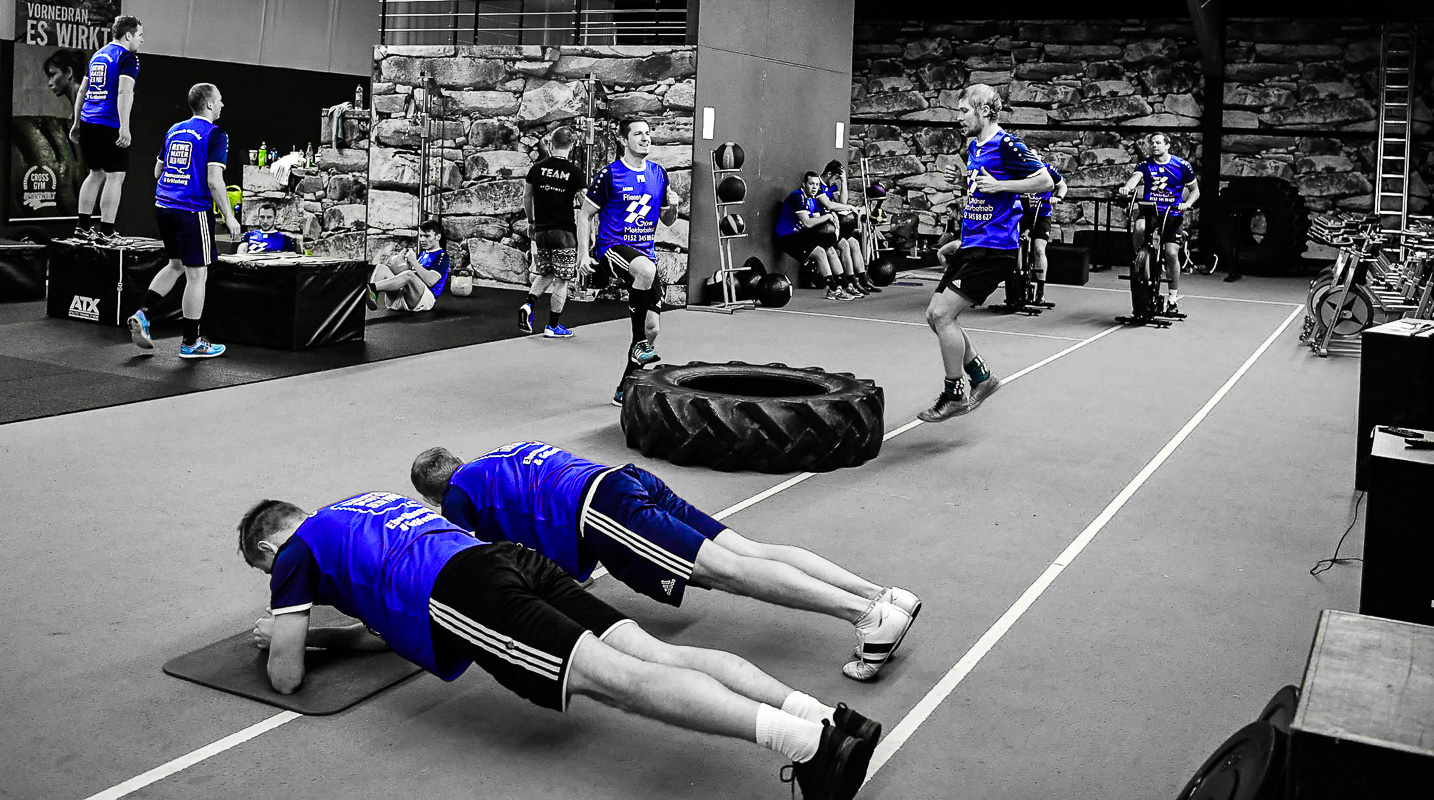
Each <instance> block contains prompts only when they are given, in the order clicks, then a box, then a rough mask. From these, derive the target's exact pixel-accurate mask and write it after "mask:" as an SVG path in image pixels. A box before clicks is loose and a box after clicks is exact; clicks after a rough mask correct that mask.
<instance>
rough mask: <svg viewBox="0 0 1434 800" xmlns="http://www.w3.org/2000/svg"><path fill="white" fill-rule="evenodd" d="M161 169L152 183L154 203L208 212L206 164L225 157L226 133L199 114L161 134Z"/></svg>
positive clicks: (220, 161) (210, 199) (211, 202)
mask: <svg viewBox="0 0 1434 800" xmlns="http://www.w3.org/2000/svg"><path fill="white" fill-rule="evenodd" d="M161 157H162V158H163V159H164V171H163V172H161V173H160V175H159V180H158V181H156V182H155V188H154V204H155V205H157V206H159V207H160V208H173V209H178V210H180V211H209V210H211V209H213V208H214V198H213V197H211V196H210V194H209V165H210V164H218V165H220V166H224V164H225V163H226V162H228V160H229V135H228V134H226V133H225V132H224V131H222V130H220V129H219V126H218V125H215V124H214V123H212V122H210V121H209V120H207V119H205V118H203V117H190V118H189V119H187V120H185V121H183V122H181V123H179V124H177V125H175V126H174V127H172V128H170V129H169V133H166V134H165V135H164V150H163V151H161Z"/></svg>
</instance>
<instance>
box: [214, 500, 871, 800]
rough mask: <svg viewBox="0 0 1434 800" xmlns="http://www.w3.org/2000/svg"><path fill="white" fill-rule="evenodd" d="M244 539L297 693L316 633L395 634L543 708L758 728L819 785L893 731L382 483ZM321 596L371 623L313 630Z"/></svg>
mask: <svg viewBox="0 0 1434 800" xmlns="http://www.w3.org/2000/svg"><path fill="white" fill-rule="evenodd" d="M239 552H240V554H241V555H243V557H244V560H245V561H246V562H248V564H249V565H250V566H252V567H255V568H257V569H259V570H261V571H263V572H264V573H266V574H268V575H270V581H269V584H270V595H271V598H270V604H271V608H272V609H273V611H272V614H271V615H270V616H265V617H263V618H261V619H259V620H258V622H256V623H255V626H254V641H255V644H257V645H258V646H259V647H261V648H267V649H268V651H269V657H268V674H269V682H270V683H271V684H272V685H273V687H274V689H275V691H278V692H280V693H281V694H292V693H293V692H295V691H297V690H298V689H299V688H300V686H301V684H302V683H303V680H304V654H305V648H306V647H308V646H319V647H329V648H344V649H354V650H375V649H382V648H384V647H385V646H386V647H390V648H392V649H393V651H394V652H395V653H397V654H398V655H400V656H402V657H404V658H406V659H408V660H409V661H412V662H413V663H415V664H417V665H418V666H420V667H423V668H424V669H426V670H428V671H429V672H432V673H433V674H435V675H437V676H438V677H440V678H442V679H443V680H446V681H452V680H455V679H457V678H458V676H459V675H461V674H462V673H463V672H464V670H466V669H467V667H468V665H469V664H470V663H476V664H478V665H479V666H480V667H482V668H483V669H484V670H486V671H487V672H488V673H489V674H491V675H492V676H493V677H494V678H495V679H497V681H498V682H499V683H500V684H502V685H503V686H505V687H506V688H508V689H510V690H511V691H513V692H514V693H516V694H518V695H519V696H520V697H523V698H524V699H526V700H528V701H530V702H532V703H534V704H535V705H539V706H542V707H543V708H549V709H553V710H554V711H559V712H563V711H566V710H567V707H568V699H569V697H570V696H572V695H583V696H586V697H591V698H593V699H594V700H597V701H598V702H601V703H605V704H608V705H612V706H616V707H618V708H621V709H623V710H626V711H629V712H632V713H635V714H639V715H641V716H645V717H650V718H652V719H657V720H660V721H663V722H666V723H668V724H670V725H676V726H679V727H683V728H687V729H689V730H696V731H701V732H704V733H714V734H718V735H722V736H730V737H733V738H737V739H746V740H747V741H755V742H756V743H758V744H761V745H763V746H766V747H769V748H771V749H772V750H775V751H777V752H779V753H781V754H782V755H784V756H786V757H788V758H790V759H792V761H793V762H794V766H793V769H792V777H793V779H795V781H796V782H797V784H798V785H800V786H801V787H802V795H803V797H806V798H841V800H848V798H851V797H852V796H853V795H854V794H855V793H856V789H857V788H858V787H860V786H861V783H862V780H863V779H864V778H865V776H866V768H867V764H868V762H869V761H870V759H871V754H872V748H873V747H874V745H875V743H876V741H877V740H878V739H879V737H880V735H881V726H880V725H878V724H877V723H875V722H873V721H872V720H869V719H867V718H866V717H864V716H862V715H860V714H858V713H856V712H855V711H852V710H851V709H848V708H846V707H845V706H844V705H838V706H837V707H835V708H832V707H830V706H826V705H823V704H822V703H820V702H818V701H817V700H816V699H815V698H813V697H811V696H810V695H806V694H802V693H801V692H796V691H793V690H792V689H791V688H790V687H788V686H785V685H783V684H782V683H779V682H778V681H777V680H776V679H774V678H772V677H771V676H769V675H767V674H766V673H764V672H762V671H761V670H759V669H757V668H756V667H755V666H753V665H752V664H750V663H748V662H746V661H744V660H742V659H741V658H739V657H737V656H735V655H732V654H730V653H725V652H721V651H717V650H704V649H700V648H695V647H676V646H673V645H669V644H667V643H665V642H662V641H660V640H658V639H655V638H653V637H652V636H650V635H648V634H647V633H646V632H644V631H643V630H642V629H641V628H639V627H638V626H637V624H636V623H634V622H632V621H631V620H629V619H627V618H626V617H624V616H623V614H622V613H620V612H618V611H617V610H615V609H613V608H612V607H611V606H609V605H607V604H606V603H604V602H602V601H601V600H599V599H598V598H597V597H595V596H593V595H591V594H589V593H587V592H585V591H583V590H582V589H580V588H579V587H578V585H577V584H576V583H574V582H573V581H572V579H571V578H569V577H568V576H567V574H566V573H564V572H563V571H562V570H560V569H558V567H557V565H555V564H553V562H551V561H549V560H548V559H546V558H544V557H543V556H541V555H539V554H538V553H536V552H534V551H532V550H529V549H527V548H524V547H521V546H519V545H516V544H512V543H509V542H500V543H496V544H489V543H487V542H484V541H482V540H480V539H479V538H475V537H473V536H471V535H469V534H468V533H467V532H465V531H461V530H459V529H457V528H456V527H455V526H454V525H453V524H452V523H450V522H449V521H448V520H446V519H444V518H443V517H440V516H439V515H438V514H436V513H434V512H433V511H431V510H429V509H427V508H424V507H423V506H422V505H420V504H419V503H418V502H417V501H415V500H410V499H408V498H406V497H401V496H399V495H395V494H388V493H385V492H369V493H367V494H361V495H357V496H355V497H351V498H349V499H347V500H342V501H340V502H338V503H334V504H333V505H330V506H328V507H326V508H322V509H320V510H319V511H318V512H317V513H315V514H309V513H308V512H306V511H303V510H302V509H300V508H298V507H297V506H294V505H292V504H290V503H285V502H281V501H278V500H264V501H262V502H260V503H258V504H257V505H255V506H254V507H253V508H251V509H250V510H249V511H248V513H246V514H245V515H244V518H243V520H242V521H241V522H240V523H239ZM315 604H320V605H331V606H334V607H336V608H338V609H339V610H340V611H343V612H344V613H346V614H349V615H350V616H355V617H357V618H358V619H359V620H360V621H361V622H362V625H353V626H347V627H314V628H310V626H309V609H310V608H312V607H313V606H314V605H315Z"/></svg>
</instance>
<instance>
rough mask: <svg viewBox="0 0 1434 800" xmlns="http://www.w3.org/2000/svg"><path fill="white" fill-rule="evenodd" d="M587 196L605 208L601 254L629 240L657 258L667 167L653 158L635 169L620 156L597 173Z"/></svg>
mask: <svg viewBox="0 0 1434 800" xmlns="http://www.w3.org/2000/svg"><path fill="white" fill-rule="evenodd" d="M587 197H588V201H589V202H591V203H592V204H593V205H595V206H597V207H598V208H599V209H601V210H600V211H599V212H598V215H597V216H598V230H597V249H596V251H595V255H596V256H597V257H598V258H602V257H603V254H604V253H606V252H607V251H608V248H611V247H613V246H614V245H619V244H625V245H627V246H628V247H632V248H636V249H637V250H638V251H639V252H641V253H642V254H643V255H645V256H647V257H648V258H650V259H652V260H653V261H654V262H655V261H656V260H657V253H656V251H655V249H654V248H653V242H654V241H656V239H657V223H658V221H659V218H660V217H661V216H662V205H663V203H665V202H667V170H665V169H663V168H662V167H661V166H660V165H658V164H654V163H652V162H651V161H647V162H645V163H644V164H643V167H642V169H640V170H635V169H633V168H631V167H629V166H628V165H627V164H625V163H623V160H622V159H620V158H619V159H618V160H616V161H614V162H612V163H611V164H608V165H607V166H606V167H603V168H602V169H601V170H600V171H599V172H598V174H597V175H595V176H593V182H592V184H591V185H589V186H588V192H587Z"/></svg>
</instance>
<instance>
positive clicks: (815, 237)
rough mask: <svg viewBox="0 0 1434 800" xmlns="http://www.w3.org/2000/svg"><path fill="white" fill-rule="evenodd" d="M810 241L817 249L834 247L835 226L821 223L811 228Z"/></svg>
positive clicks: (830, 223)
mask: <svg viewBox="0 0 1434 800" xmlns="http://www.w3.org/2000/svg"><path fill="white" fill-rule="evenodd" d="M812 241H814V242H816V243H817V246H818V247H835V246H836V243H837V226H836V224H835V223H832V222H823V223H822V224H820V225H818V226H816V227H815V228H812Z"/></svg>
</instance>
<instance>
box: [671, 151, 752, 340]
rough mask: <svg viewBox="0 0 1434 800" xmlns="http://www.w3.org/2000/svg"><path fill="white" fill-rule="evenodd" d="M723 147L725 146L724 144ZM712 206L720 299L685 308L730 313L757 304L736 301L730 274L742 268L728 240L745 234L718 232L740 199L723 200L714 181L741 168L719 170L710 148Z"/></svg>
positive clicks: (744, 236)
mask: <svg viewBox="0 0 1434 800" xmlns="http://www.w3.org/2000/svg"><path fill="white" fill-rule="evenodd" d="M724 146H725V145H724ZM711 152H712V203H713V205H712V209H713V213H714V214H715V215H716V221H717V257H718V261H719V266H718V268H717V273H716V277H717V279H718V280H719V281H721V283H722V299H721V300H720V301H719V302H716V303H712V304H711V305H701V304H693V305H689V306H688V308H689V309H692V310H694V311H715V312H718V313H721V314H731V313H734V312H736V311H737V310H739V309H750V308H756V307H757V301H755V300H738V299H737V288H736V286H735V285H733V280H732V275H733V274H734V273H737V272H741V271H742V267H738V266H735V265H734V264H733V263H732V240H733V239H745V238H747V233H746V231H745V230H743V231H742V232H741V233H734V234H727V233H723V232H722V218H723V217H725V216H726V215H727V212H728V209H730V208H731V207H733V206H740V205H741V204H742V203H743V202H744V200H745V198H744V200H730V201H724V200H723V199H722V197H721V195H720V194H719V193H718V190H717V186H718V182H719V181H720V180H721V178H722V176H724V175H735V174H738V173H740V172H741V171H742V169H741V167H737V168H734V169H721V168H720V167H719V166H718V163H717V149H716V148H714V149H713V150H712V151H711Z"/></svg>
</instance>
